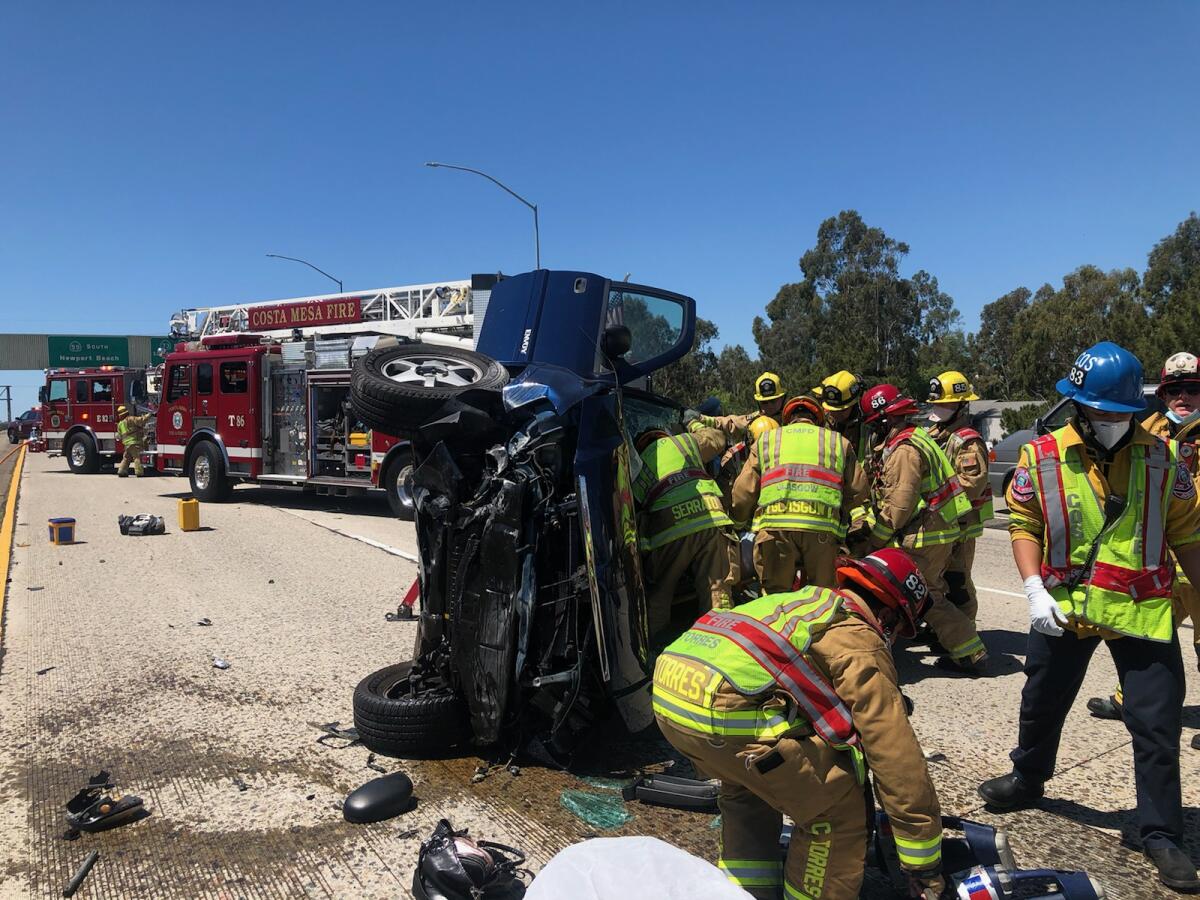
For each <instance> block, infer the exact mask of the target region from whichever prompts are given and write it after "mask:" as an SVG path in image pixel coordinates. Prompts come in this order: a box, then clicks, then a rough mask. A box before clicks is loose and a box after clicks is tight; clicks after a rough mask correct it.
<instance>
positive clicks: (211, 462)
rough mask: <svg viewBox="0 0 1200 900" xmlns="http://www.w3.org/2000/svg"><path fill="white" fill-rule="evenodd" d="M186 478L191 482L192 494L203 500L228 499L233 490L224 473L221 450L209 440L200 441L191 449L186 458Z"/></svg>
mask: <svg viewBox="0 0 1200 900" xmlns="http://www.w3.org/2000/svg"><path fill="white" fill-rule="evenodd" d="M188 480H189V481H191V483H192V495H193V496H194V497H195V498H196V499H197V500H204V501H205V502H212V501H213V500H228V499H229V495H230V494H231V493H232V491H233V486H232V485H231V484H230V483H229V478H228V477H227V476H226V475H225V461H224V460H223V459H222V458H221V451H220V450H218V449H217V446H216V445H215V444H213V443H212V442H211V441H201V442H200V443H199V444H197V445H196V447H195V449H194V450H192V455H191V457H190V458H189V459H188Z"/></svg>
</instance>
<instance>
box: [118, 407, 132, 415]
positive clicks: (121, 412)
mask: <svg viewBox="0 0 1200 900" xmlns="http://www.w3.org/2000/svg"><path fill="white" fill-rule="evenodd" d="M127 412H129V410H127V409H126V408H125V407H124V406H118V407H117V415H118V416H123V415H125V413H127Z"/></svg>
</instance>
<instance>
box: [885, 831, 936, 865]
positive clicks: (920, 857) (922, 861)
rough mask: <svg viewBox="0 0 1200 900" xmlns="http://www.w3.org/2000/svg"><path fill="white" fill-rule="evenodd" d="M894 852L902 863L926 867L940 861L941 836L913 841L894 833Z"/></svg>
mask: <svg viewBox="0 0 1200 900" xmlns="http://www.w3.org/2000/svg"><path fill="white" fill-rule="evenodd" d="M895 839H896V852H897V854H899V856H900V862H901V864H902V865H906V866H909V867H911V868H914V869H926V868H929V867H931V866H934V865H936V864H937V863H940V862H941V860H942V836H941V835H940V834H939V835H938V836H937V837H932V838H928V839H926V840H923V841H914V840H911V839H909V838H902V837H900V835H898V834H897V835H895Z"/></svg>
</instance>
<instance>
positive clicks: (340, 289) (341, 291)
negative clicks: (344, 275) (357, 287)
mask: <svg viewBox="0 0 1200 900" xmlns="http://www.w3.org/2000/svg"><path fill="white" fill-rule="evenodd" d="M267 256H269V257H271V258H272V259H290V260H291V261H292V262H298V263H304V265H306V266H308V267H309V268H310V269H316V271H318V272H320V273H321V274H322V275H324V276H325V277H326V278H328V279H329V280H330V281H332V282H333V283H334V284H336V285H337V286H338V293H339V294H344V293H345V292H346V289H345V288H344V287H342V279H340V278H334V277H333V276H332V275H330V274H329V273H328V272H326V271H325V270H324V269H317V267H316V266H314V265H313V264H312V263H310V262H309V261H308V260H307V259H297V258H296V257H294V256H280V255H279V254H278V253H268V254H267Z"/></svg>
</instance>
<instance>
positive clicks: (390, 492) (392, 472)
mask: <svg viewBox="0 0 1200 900" xmlns="http://www.w3.org/2000/svg"><path fill="white" fill-rule="evenodd" d="M412 471H413V459H412V454H411V453H399V454H397V455H396V457H395V458H394V459H393V460H392V461H391V462H390V463H388V467H387V470H386V471H385V472H384V473H383V484H382V487H383V489H384V490H385V491H387V498H388V506H390V507H391V508H392V512H393V513H394V514H395V516H396V518H397V519H400V520H401V521H402V522H411V521H412V520H413V517H414V516H415V514H416V511H417V510H416V506H415V504H414V503H413V495H412V488H411V487H410V486H409V485H408V483H407V481H408V476H409V475H411V474H412Z"/></svg>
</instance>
